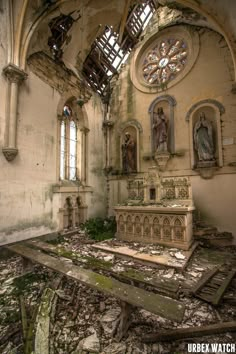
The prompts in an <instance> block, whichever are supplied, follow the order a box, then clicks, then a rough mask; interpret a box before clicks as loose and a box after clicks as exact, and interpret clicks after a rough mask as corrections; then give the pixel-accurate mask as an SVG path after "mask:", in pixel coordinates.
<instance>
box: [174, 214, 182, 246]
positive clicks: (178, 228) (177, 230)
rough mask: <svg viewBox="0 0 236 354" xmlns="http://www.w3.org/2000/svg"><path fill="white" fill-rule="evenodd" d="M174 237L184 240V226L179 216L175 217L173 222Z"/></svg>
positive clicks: (177, 239) (180, 240) (179, 240)
mask: <svg viewBox="0 0 236 354" xmlns="http://www.w3.org/2000/svg"><path fill="white" fill-rule="evenodd" d="M173 233H174V239H175V240H176V241H178V242H183V241H184V227H183V225H182V221H180V219H179V217H178V218H176V219H175V222H174V232H173Z"/></svg>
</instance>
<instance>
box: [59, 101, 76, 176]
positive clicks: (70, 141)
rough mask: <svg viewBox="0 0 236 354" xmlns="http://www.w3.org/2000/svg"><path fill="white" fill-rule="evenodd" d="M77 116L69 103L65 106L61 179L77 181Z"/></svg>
mask: <svg viewBox="0 0 236 354" xmlns="http://www.w3.org/2000/svg"><path fill="white" fill-rule="evenodd" d="M77 132H78V123H77V118H76V117H74V115H73V111H72V109H71V107H70V106H69V105H67V104H66V105H65V106H64V107H63V117H62V120H61V124H60V179H61V180H69V181H75V180H77V179H78V173H77V140H78V139H77V135H78V134H77Z"/></svg>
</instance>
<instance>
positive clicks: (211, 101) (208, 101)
mask: <svg viewBox="0 0 236 354" xmlns="http://www.w3.org/2000/svg"><path fill="white" fill-rule="evenodd" d="M207 104H210V105H213V106H215V107H216V108H218V110H219V112H220V115H222V114H223V113H225V107H224V106H223V104H222V103H220V102H219V101H216V100H214V99H211V98H208V99H206V100H202V101H199V102H197V103H195V104H194V105H193V106H192V107H191V108H190V109H189V110H188V112H187V114H186V118H185V120H186V121H187V122H188V121H189V119H190V117H191V114H192V113H193V112H194V111H195V110H196V109H197V108H198V107H201V106H203V105H205V106H207Z"/></svg>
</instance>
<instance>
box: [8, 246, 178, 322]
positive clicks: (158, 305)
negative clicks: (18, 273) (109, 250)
mask: <svg viewBox="0 0 236 354" xmlns="http://www.w3.org/2000/svg"><path fill="white" fill-rule="evenodd" d="M7 248H8V249H9V250H10V251H12V252H15V253H17V254H19V255H21V256H22V257H25V258H28V259H30V260H32V261H34V262H37V263H39V264H42V265H43V266H45V267H48V268H50V269H53V270H54V271H56V272H59V273H61V274H63V275H65V276H67V277H69V278H72V279H73V280H76V281H79V282H81V283H83V284H85V285H87V286H90V287H92V288H94V289H96V290H98V291H102V292H104V293H106V294H107V295H109V296H114V297H116V298H118V299H120V300H122V301H125V302H127V303H129V304H131V305H134V306H137V307H141V308H143V309H145V310H147V311H150V312H152V313H155V314H157V315H160V316H163V317H165V318H168V319H170V320H173V321H177V322H180V321H181V320H182V318H183V316H184V310H185V305H184V304H182V303H181V302H179V301H176V300H172V299H170V298H167V297H164V296H161V295H158V294H153V293H150V292H147V291H145V290H143V289H139V288H136V287H133V286H131V285H127V284H123V283H121V282H119V281H118V280H115V279H112V278H109V277H105V276H104V275H101V274H98V273H95V272H92V271H90V270H87V269H83V268H81V267H78V266H76V265H73V264H68V262H67V261H66V260H62V259H58V258H55V257H52V256H49V255H47V254H44V253H42V252H41V251H39V250H34V249H32V248H29V247H26V246H24V245H21V244H15V245H12V246H8V247H7Z"/></svg>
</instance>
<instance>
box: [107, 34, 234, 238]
mask: <svg viewBox="0 0 236 354" xmlns="http://www.w3.org/2000/svg"><path fill="white" fill-rule="evenodd" d="M194 30H198V34H199V39H200V43H199V44H200V50H199V55H198V58H197V60H196V62H195V64H194V65H193V67H192V68H191V70H190V71H189V72H188V73H187V75H186V76H184V77H183V79H182V80H181V81H179V82H178V83H177V84H176V85H173V86H172V87H170V88H167V89H165V90H163V91H162V92H156V93H148V92H142V91H140V90H138V89H137V88H136V87H135V86H134V85H133V83H132V81H131V79H130V75H131V77H132V75H135V68H134V67H133V66H132V65H131V64H130V63H131V62H132V61H129V63H127V64H126V66H124V67H123V69H122V70H121V73H120V80H119V82H118V84H117V85H116V87H115V88H114V94H113V100H112V104H111V107H112V112H111V116H112V119H113V120H114V122H115V125H114V130H113V132H112V134H113V137H115V136H116V137H117V138H116V139H115V138H114V139H112V141H113V145H112V159H111V161H110V164H111V166H112V167H113V170H114V173H115V174H117V177H116V178H118V175H119V171H120V169H121V161H120V139H119V136H118V132H119V127H120V126H121V124H122V123H124V122H125V121H127V122H128V121H129V120H132V119H136V120H137V121H138V122H139V123H140V124H141V125H142V128H143V133H141V135H140V145H139V147H138V148H139V151H140V173H143V172H145V171H147V169H148V167H151V166H152V165H153V164H154V161H152V160H151V159H149V160H147V159H146V157H147V156H149V157H150V156H151V124H150V116H149V113H148V109H149V106H150V104H151V103H152V102H153V100H155V99H156V98H157V97H159V96H162V95H170V96H172V97H174V99H175V100H176V102H177V104H176V106H174V126H175V128H174V138H175V151H176V152H177V153H180V154H179V156H172V157H171V159H170V160H169V161H168V163H167V167H166V169H165V171H164V172H163V173H162V174H163V176H182V175H189V176H193V177H192V180H193V193H194V196H195V199H196V205H197V207H198V208H199V210H200V212H201V209H202V210H206V209H207V212H203V213H202V215H203V217H204V219H205V220H206V221H209V222H212V221H214V224H215V226H218V227H219V228H221V229H225V230H227V231H231V232H233V233H234V234H235V236H236V221H235V218H234V217H233V215H232V213H231V212H230V210H233V209H234V204H235V200H236V199H235V195H233V194H231V191H232V190H234V189H235V187H234V186H235V182H236V167H235V161H236V120H235V116H236V106H235V96H234V95H233V94H232V93H231V86H232V82H233V79H234V76H233V63H232V59H231V55H230V51H229V49H228V47H227V45H226V43H225V41H224V39H223V38H222V37H221V36H220V35H219V34H218V33H216V32H214V31H211V30H208V29H196V28H195V27H194ZM145 40H146V39H144V41H145ZM142 45H143V43H140V46H142ZM133 55H134V54H133ZM206 99H214V100H217V101H219V102H220V103H222V104H223V106H224V107H225V113H224V114H223V115H222V116H221V133H222V143H223V167H222V168H219V169H218V170H217V171H216V172H215V176H213V178H212V179H210V180H204V179H203V178H201V177H200V176H199V174H198V172H196V171H195V170H192V169H191V161H190V149H191V146H190V134H192V133H191V132H190V131H189V122H188V121H186V114H187V112H188V110H189V109H190V108H191V107H192V106H193V105H194V104H196V103H197V102H199V101H201V100H206ZM118 179H119V178H118ZM122 180H123V181H121V182H120V183H121V184H122V185H124V177H122ZM115 183H118V182H115V181H114V178H113V177H112V182H111V185H112V186H113V187H112V188H111V190H112V191H111V193H110V197H111V201H110V205H114V203H113V200H112V199H113V197H114V202H117V200H118V199H124V198H125V194H124V193H123V194H120V196H119V197H117V190H118V187H115ZM222 183H223V184H224V186H225V187H224V191H223V189H221V187H220V188H219V186H221V185H222ZM217 186H218V189H219V192H218V193H219V194H218V195H216V194H215V189H216V188H217ZM115 191H116V192H115ZM200 192H201V193H200ZM220 199H221V203H219V200H220ZM208 204H209V207H206V206H207V205H208Z"/></svg>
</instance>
